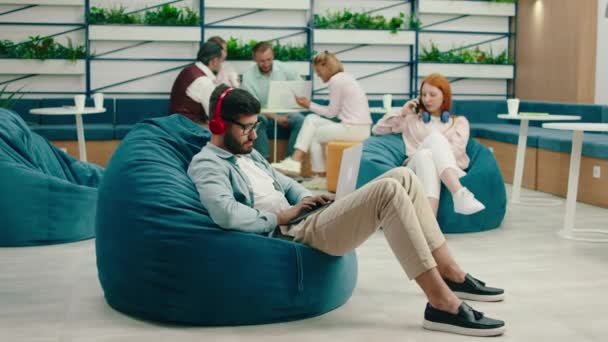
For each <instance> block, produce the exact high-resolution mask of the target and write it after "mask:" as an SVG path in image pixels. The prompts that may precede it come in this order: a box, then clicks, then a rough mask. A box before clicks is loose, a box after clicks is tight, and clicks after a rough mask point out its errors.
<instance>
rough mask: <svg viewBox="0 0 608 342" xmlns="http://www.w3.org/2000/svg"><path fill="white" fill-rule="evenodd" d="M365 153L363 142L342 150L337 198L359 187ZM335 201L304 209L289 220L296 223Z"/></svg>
mask: <svg viewBox="0 0 608 342" xmlns="http://www.w3.org/2000/svg"><path fill="white" fill-rule="evenodd" d="M362 155H363V144H357V145H355V146H353V147H349V148H347V149H345V150H344V151H343V152H342V161H341V162H340V174H339V176H338V187H337V188H336V200H339V199H340V198H343V197H344V196H346V195H348V194H350V193H352V192H354V191H355V188H356V187H357V177H358V176H359V166H360V165H361V156H362ZM332 203H333V202H331V203H327V204H324V205H321V206H318V207H316V208H314V209H312V210H310V211H302V212H301V213H300V215H298V216H296V217H295V218H294V219H292V220H291V221H289V224H296V223H298V222H300V221H302V220H303V219H305V218H306V217H308V216H309V215H311V214H313V213H314V212H316V211H318V210H321V209H324V208H326V207H328V206H330V205H331V204H332Z"/></svg>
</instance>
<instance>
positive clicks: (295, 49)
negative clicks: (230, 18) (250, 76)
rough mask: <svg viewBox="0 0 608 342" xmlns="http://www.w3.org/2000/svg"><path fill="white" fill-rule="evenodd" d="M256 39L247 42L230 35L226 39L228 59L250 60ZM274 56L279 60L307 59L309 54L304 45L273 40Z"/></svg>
mask: <svg viewBox="0 0 608 342" xmlns="http://www.w3.org/2000/svg"><path fill="white" fill-rule="evenodd" d="M255 44H257V41H255V40H251V41H249V42H248V43H243V42H242V41H240V40H238V39H236V38H234V37H230V39H228V41H226V48H227V50H228V59H230V60H250V59H251V58H252V55H253V47H254V46H255ZM272 50H273V52H274V58H275V59H276V60H279V61H308V60H309V59H310V54H309V52H308V48H307V47H306V46H294V45H291V44H280V43H279V42H275V43H274V44H273V45H272Z"/></svg>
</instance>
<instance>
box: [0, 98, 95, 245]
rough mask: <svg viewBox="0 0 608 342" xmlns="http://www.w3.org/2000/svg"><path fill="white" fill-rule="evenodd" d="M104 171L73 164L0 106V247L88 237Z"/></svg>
mask: <svg viewBox="0 0 608 342" xmlns="http://www.w3.org/2000/svg"><path fill="white" fill-rule="evenodd" d="M102 174H103V169H102V168H101V167H99V166H97V165H94V164H89V163H83V162H80V161H78V160H75V159H74V158H72V157H71V156H69V155H68V154H67V153H65V152H63V151H61V150H60V149H58V148H56V147H55V146H54V145H53V144H51V143H49V142H48V141H47V140H46V139H45V138H43V137H41V136H39V135H37V134H36V133H32V131H31V130H30V129H29V127H28V126H27V124H26V123H25V122H24V121H23V119H22V118H21V117H20V116H19V115H18V114H17V113H15V112H12V111H10V110H6V109H2V108H0V212H1V213H2V224H0V246H34V245H48V244H55V243H63V242H72V241H79V240H83V239H88V238H92V237H93V236H94V232H95V231H94V230H95V212H96V207H97V186H98V184H99V181H100V179H101V177H102Z"/></svg>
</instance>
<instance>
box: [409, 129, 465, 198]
mask: <svg viewBox="0 0 608 342" xmlns="http://www.w3.org/2000/svg"><path fill="white" fill-rule="evenodd" d="M407 167H409V168H411V169H412V170H413V171H414V173H415V174H416V176H418V178H419V179H420V182H421V183H422V188H423V189H424V191H425V193H426V195H427V197H431V198H435V199H439V194H440V192H441V178H440V176H441V174H442V173H443V171H445V170H446V169H450V168H451V169H454V170H456V172H458V177H462V176H464V175H466V172H464V171H462V170H461V169H460V168H459V167H458V164H457V163H456V157H454V152H452V146H451V145H450V142H449V141H448V139H447V138H446V137H445V136H444V135H443V134H441V133H439V132H433V133H431V134H430V135H429V136H428V137H426V139H424V141H423V142H422V144H420V146H419V147H418V150H417V151H416V153H414V155H413V156H412V157H410V160H409V161H408V162H407Z"/></svg>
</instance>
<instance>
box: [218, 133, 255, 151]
mask: <svg viewBox="0 0 608 342" xmlns="http://www.w3.org/2000/svg"><path fill="white" fill-rule="evenodd" d="M247 142H253V140H249V139H248V140H247ZM224 146H225V147H226V149H227V150H228V151H230V153H232V154H249V153H251V151H253V145H251V146H250V147H245V146H243V144H241V143H240V142H239V141H238V140H237V139H235V138H234V137H233V136H232V135H230V134H226V135H224Z"/></svg>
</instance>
